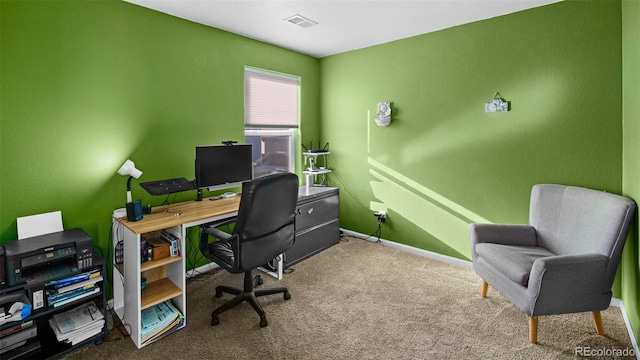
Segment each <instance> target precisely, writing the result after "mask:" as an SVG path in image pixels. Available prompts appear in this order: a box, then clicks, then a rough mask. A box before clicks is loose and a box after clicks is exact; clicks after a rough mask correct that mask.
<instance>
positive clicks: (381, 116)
mask: <svg viewBox="0 0 640 360" xmlns="http://www.w3.org/2000/svg"><path fill="white" fill-rule="evenodd" d="M376 124H377V125H378V126H388V125H389V124H391V103H390V102H389V101H385V102H379V103H378V117H377V118H376Z"/></svg>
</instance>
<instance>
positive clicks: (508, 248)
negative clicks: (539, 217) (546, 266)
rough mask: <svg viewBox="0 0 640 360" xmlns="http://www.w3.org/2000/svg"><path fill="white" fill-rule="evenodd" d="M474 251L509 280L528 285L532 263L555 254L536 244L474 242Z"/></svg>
mask: <svg viewBox="0 0 640 360" xmlns="http://www.w3.org/2000/svg"><path fill="white" fill-rule="evenodd" d="M475 249H476V253H477V254H478V256H480V257H481V258H483V259H484V260H485V261H486V262H487V263H489V265H491V266H493V267H494V268H495V269H496V270H497V271H499V272H501V273H502V274H503V275H504V276H506V277H507V278H508V279H509V280H511V281H514V282H516V283H518V284H520V285H522V286H528V285H529V276H530V274H531V268H532V267H533V263H534V262H535V261H536V260H537V259H541V258H544V257H549V256H555V254H553V253H552V252H551V251H549V250H546V249H543V248H541V247H537V246H514V245H501V244H492V243H481V244H476V247H475Z"/></svg>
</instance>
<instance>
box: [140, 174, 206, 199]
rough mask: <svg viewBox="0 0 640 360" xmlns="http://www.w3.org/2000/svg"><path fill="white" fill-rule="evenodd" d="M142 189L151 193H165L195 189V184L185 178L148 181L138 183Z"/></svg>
mask: <svg viewBox="0 0 640 360" xmlns="http://www.w3.org/2000/svg"><path fill="white" fill-rule="evenodd" d="M140 186H142V188H143V189H145V190H147V192H148V193H149V194H151V195H167V194H173V193H177V192H180V191H187V190H195V189H197V188H196V184H194V182H193V181H189V180H187V179H186V178H175V179H167V180H158V181H149V182H143V183H140Z"/></svg>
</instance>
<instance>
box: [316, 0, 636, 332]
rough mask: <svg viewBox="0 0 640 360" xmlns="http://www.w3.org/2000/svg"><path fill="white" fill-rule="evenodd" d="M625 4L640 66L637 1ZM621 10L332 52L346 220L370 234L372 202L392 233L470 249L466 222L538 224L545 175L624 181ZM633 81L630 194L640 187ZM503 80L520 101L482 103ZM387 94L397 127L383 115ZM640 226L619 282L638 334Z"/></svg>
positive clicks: (603, 8) (327, 61) (465, 253)
mask: <svg viewBox="0 0 640 360" xmlns="http://www.w3.org/2000/svg"><path fill="white" fill-rule="evenodd" d="M625 6H626V7H627V8H629V9H631V10H633V11H635V12H634V14H635V15H629V14H627V15H625V20H626V22H628V23H629V25H628V27H629V28H633V30H631V29H630V30H629V32H630V31H633V34H631V33H629V34H627V31H626V30H625V39H626V40H628V41H634V42H635V43H634V48H633V49H634V50H633V51H634V53H633V54H631V53H629V54H628V55H625V56H626V57H625V59H627V61H628V62H630V63H632V65H631V67H632V69H629V70H630V71H633V72H634V74H636V75H637V73H638V60H637V59H638V58H639V57H638V53H637V41H638V35H637V26H638V25H637V24H638V16H637V3H634V4H633V5H630V4H625ZM621 14H622V5H621V2H620V1H565V2H561V3H556V4H551V5H548V6H543V7H539V8H534V9H530V10H527V11H522V12H518V13H515V14H511V15H507V16H501V17H497V18H493V19H489V20H485V21H480V22H476V23H471V24H466V25H462V26H458V27H454V28H450V29H446V30H442V31H438V32H434V33H429V34H424V35H420V36H416V37H412V38H408V39H404V40H399V41H395V42H391V43H386V44H382V45H378V46H373V47H370V48H366V49H361V50H357V51H351V52H347V53H344V54H338V55H334V56H330V57H327V58H323V59H321V79H322V81H321V96H322V103H321V106H322V121H321V127H322V136H323V138H324V141H329V142H330V143H331V156H330V161H331V166H332V168H333V169H334V173H333V174H332V175H331V177H330V184H332V185H336V186H340V191H341V226H342V227H343V228H347V229H351V230H354V231H357V232H360V233H363V234H367V235H368V234H373V233H375V231H376V227H377V222H376V218H375V217H374V216H373V215H372V213H373V210H386V211H387V213H388V220H387V222H386V223H385V225H384V227H383V228H382V237H383V238H385V239H388V240H391V241H395V242H398V243H404V244H408V245H411V246H415V247H418V248H421V249H426V250H430V251H434V252H437V253H442V254H445V255H450V256H454V257H458V258H461V259H470V247H469V235H468V225H469V223H471V222H493V223H527V222H528V213H529V196H530V191H531V187H532V186H533V185H534V184H537V183H561V184H569V185H576V186H584V187H589V188H594V189H599V190H605V191H608V192H613V193H618V194H620V193H622V192H623V186H622V173H623V131H622V130H623V129H622V126H623V122H622V111H623V107H622V101H623V97H622V46H621V43H622V15H621ZM568 19H570V20H568ZM631 24H632V25H631ZM625 29H626V28H625ZM625 49H626V48H625ZM625 70H626V68H625ZM625 79H626V78H625ZM631 83H633V85H631V84H629V86H630V87H631V86H633V87H634V89H635V90H634V93H632V94H629V95H628V99H627V97H625V100H627V101H628V102H630V103H633V105H630V106H629V107H625V114H627V111H628V112H632V111H633V112H634V114H635V115H634V116H633V117H632V116H629V119H628V122H632V123H633V124H632V126H633V127H634V129H635V133H634V134H633V135H630V134H627V133H625V135H628V136H630V138H628V139H627V140H626V141H625V144H627V142H629V146H628V147H629V148H632V149H633V151H634V154H633V155H630V156H631V158H630V159H629V161H627V162H626V163H628V166H625V168H624V170H625V171H627V170H629V172H630V173H631V174H630V175H629V176H630V181H629V182H630V183H632V184H633V185H630V189H629V190H628V191H627V190H626V189H625V192H627V193H628V194H631V195H634V196H633V197H634V198H636V199H640V188H639V187H638V185H637V184H638V182H639V180H640V176H638V172H639V171H640V170H639V169H638V158H640V150H639V149H638V147H637V146H638V145H637V144H638V142H639V141H640V134H638V130H639V129H640V125H638V122H639V121H638V116H637V106H638V101H637V99H638V91H637V86H638V81H637V80H636V81H635V82H634V81H631ZM625 84H627V81H625ZM625 90H627V88H625ZM496 92H499V93H500V94H501V95H502V97H503V98H505V99H506V100H507V101H509V102H510V104H511V111H509V112H507V113H490V114H488V113H484V103H485V102H487V101H489V100H490V99H491V98H492V97H493V95H494V94H495V93H496ZM381 101H390V102H391V103H392V122H391V125H389V126H388V127H378V126H376V125H375V123H374V119H375V118H376V105H377V103H378V102H381ZM632 107H633V108H632ZM626 125H627V122H625V126H626ZM632 144H633V145H632ZM625 150H627V147H625ZM632 188H633V190H632ZM635 232H636V234H635V235H634V237H633V238H632V239H631V241H630V245H629V246H628V247H627V250H628V251H627V252H626V255H627V259H625V260H626V261H625V263H624V264H623V265H622V266H621V268H623V269H625V270H626V273H628V275H627V278H625V279H621V277H620V276H619V277H618V281H617V282H616V284H615V286H614V294H615V296H617V297H622V298H623V300H624V302H625V305H626V308H627V309H629V308H633V310H631V311H630V313H632V314H633V316H632V318H633V325H634V328H635V333H636V334H640V322H639V321H638V314H637V312H638V310H637V308H638V299H637V298H638V286H637V280H634V279H637V278H638V258H637V257H638V245H637V244H638V239H637V237H638V236H637V230H636V231H635ZM630 277H634V278H631V279H630ZM622 290H624V292H623V291H622Z"/></svg>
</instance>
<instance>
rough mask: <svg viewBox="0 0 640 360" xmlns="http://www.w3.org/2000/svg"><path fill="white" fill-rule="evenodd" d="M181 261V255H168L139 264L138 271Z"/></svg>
mask: <svg viewBox="0 0 640 360" xmlns="http://www.w3.org/2000/svg"><path fill="white" fill-rule="evenodd" d="M177 261H182V256H179V255H178V256H169V257H166V258H163V259H160V260H150V261H147V262H145V263H142V264H140V271H148V270H152V269H155V268H158V267H161V266H166V265H169V264H171V263H174V262H177Z"/></svg>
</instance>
